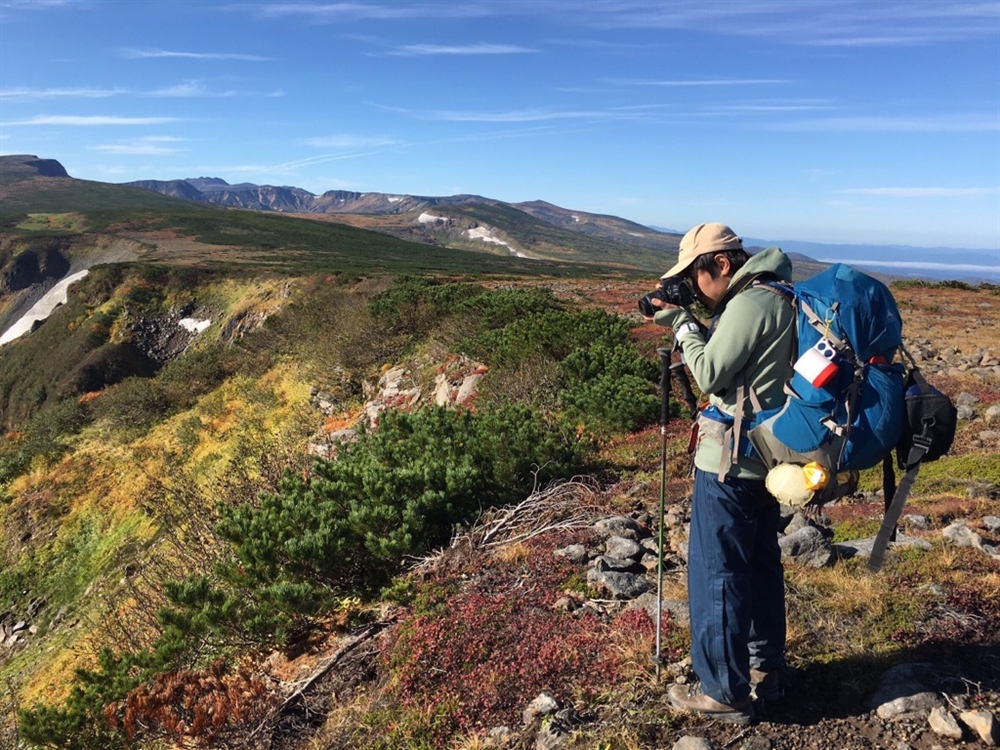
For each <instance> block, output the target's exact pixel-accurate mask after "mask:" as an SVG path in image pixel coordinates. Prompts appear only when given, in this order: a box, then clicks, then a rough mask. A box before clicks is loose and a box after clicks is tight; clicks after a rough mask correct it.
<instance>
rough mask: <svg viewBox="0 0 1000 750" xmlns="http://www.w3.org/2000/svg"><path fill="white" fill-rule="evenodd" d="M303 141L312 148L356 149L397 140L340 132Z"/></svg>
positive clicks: (386, 144)
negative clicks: (339, 133)
mask: <svg viewBox="0 0 1000 750" xmlns="http://www.w3.org/2000/svg"><path fill="white" fill-rule="evenodd" d="M303 143H305V144H306V145H307V146H313V147H314V148H341V149H356V148H377V147H379V146H392V145H395V144H397V143H398V141H396V140H393V139H392V138H373V137H367V136H361V135H349V134H341V135H327V136H318V137H316V138H307V139H306V140H305V141H303Z"/></svg>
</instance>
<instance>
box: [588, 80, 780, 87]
mask: <svg viewBox="0 0 1000 750" xmlns="http://www.w3.org/2000/svg"><path fill="white" fill-rule="evenodd" d="M608 83H611V84H614V85H617V86H760V85H764V84H772V83H793V81H789V80H786V79H783V78H707V79H692V80H669V79H667V80H643V79H629V78H611V79H608Z"/></svg>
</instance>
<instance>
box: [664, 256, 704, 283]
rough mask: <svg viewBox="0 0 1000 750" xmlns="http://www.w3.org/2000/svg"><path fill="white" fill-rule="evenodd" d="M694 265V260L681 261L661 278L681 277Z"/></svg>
mask: <svg viewBox="0 0 1000 750" xmlns="http://www.w3.org/2000/svg"><path fill="white" fill-rule="evenodd" d="M695 257H697V256H695ZM692 263H694V258H688V259H687V260H683V261H679V262H678V263H677V264H676V265H675V266H674V267H673V268H671V269H670V270H669V271H667V272H666V273H665V274H663V275H662V276H661V277H660V278H661V279H669V278H671V277H673V276H680V275H681V274H683V273H684V272H685V271H687V270H688V269H689V268H690V267H691V264H692Z"/></svg>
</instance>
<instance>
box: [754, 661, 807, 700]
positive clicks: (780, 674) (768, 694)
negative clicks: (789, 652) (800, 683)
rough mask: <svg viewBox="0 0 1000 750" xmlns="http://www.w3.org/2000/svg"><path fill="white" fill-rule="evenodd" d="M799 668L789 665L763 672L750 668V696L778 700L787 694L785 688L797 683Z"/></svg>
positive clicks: (755, 698) (757, 698)
mask: <svg viewBox="0 0 1000 750" xmlns="http://www.w3.org/2000/svg"><path fill="white" fill-rule="evenodd" d="M797 677H798V670H796V669H794V668H792V667H789V666H787V665H785V666H782V667H779V668H778V669H774V670H771V671H770V672H763V671H761V670H759V669H752V668H751V670H750V697H751V699H753V700H755V701H776V700H780V699H781V698H782V697H784V695H785V688H790V687H792V686H793V685H794V684H795V681H796V679H797Z"/></svg>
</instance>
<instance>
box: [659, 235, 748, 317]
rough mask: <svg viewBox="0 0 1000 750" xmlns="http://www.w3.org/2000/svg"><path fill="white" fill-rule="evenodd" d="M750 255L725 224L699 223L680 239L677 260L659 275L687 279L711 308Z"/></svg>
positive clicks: (720, 297)
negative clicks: (671, 266)
mask: <svg viewBox="0 0 1000 750" xmlns="http://www.w3.org/2000/svg"><path fill="white" fill-rule="evenodd" d="M749 258H750V256H749V254H748V253H747V252H746V250H744V249H743V241H742V240H741V239H740V238H739V237H737V236H736V233H735V232H733V230H732V229H730V228H729V227H727V226H726V225H725V224H718V223H713V224H699V225H698V226H696V227H695V228H694V229H692V230H691V231H690V232H688V233H687V234H685V235H684V237H683V239H681V245H680V252H679V253H678V254H677V263H676V265H674V267H673V268H671V269H670V270H669V271H667V272H666V273H665V274H664V275H663V276H662V278H664V279H668V278H676V279H681V278H687V279H689V280H690V282H691V286H692V287H693V288H694V290H695V292H696V293H697V294H698V297H699V298H700V299H701V301H702V302H703V303H705V305H706V306H707V307H708V308H709V309H712V308H714V307H715V304H716V303H717V302H718V301H719V300H720V299H722V297H723V295H724V294H725V293H726V290H727V289H728V288H729V282H730V281H732V278H733V276H734V275H735V274H736V272H737V271H738V270H739V269H740V268H742V267H743V264H744V263H746V262H747V260H749Z"/></svg>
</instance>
